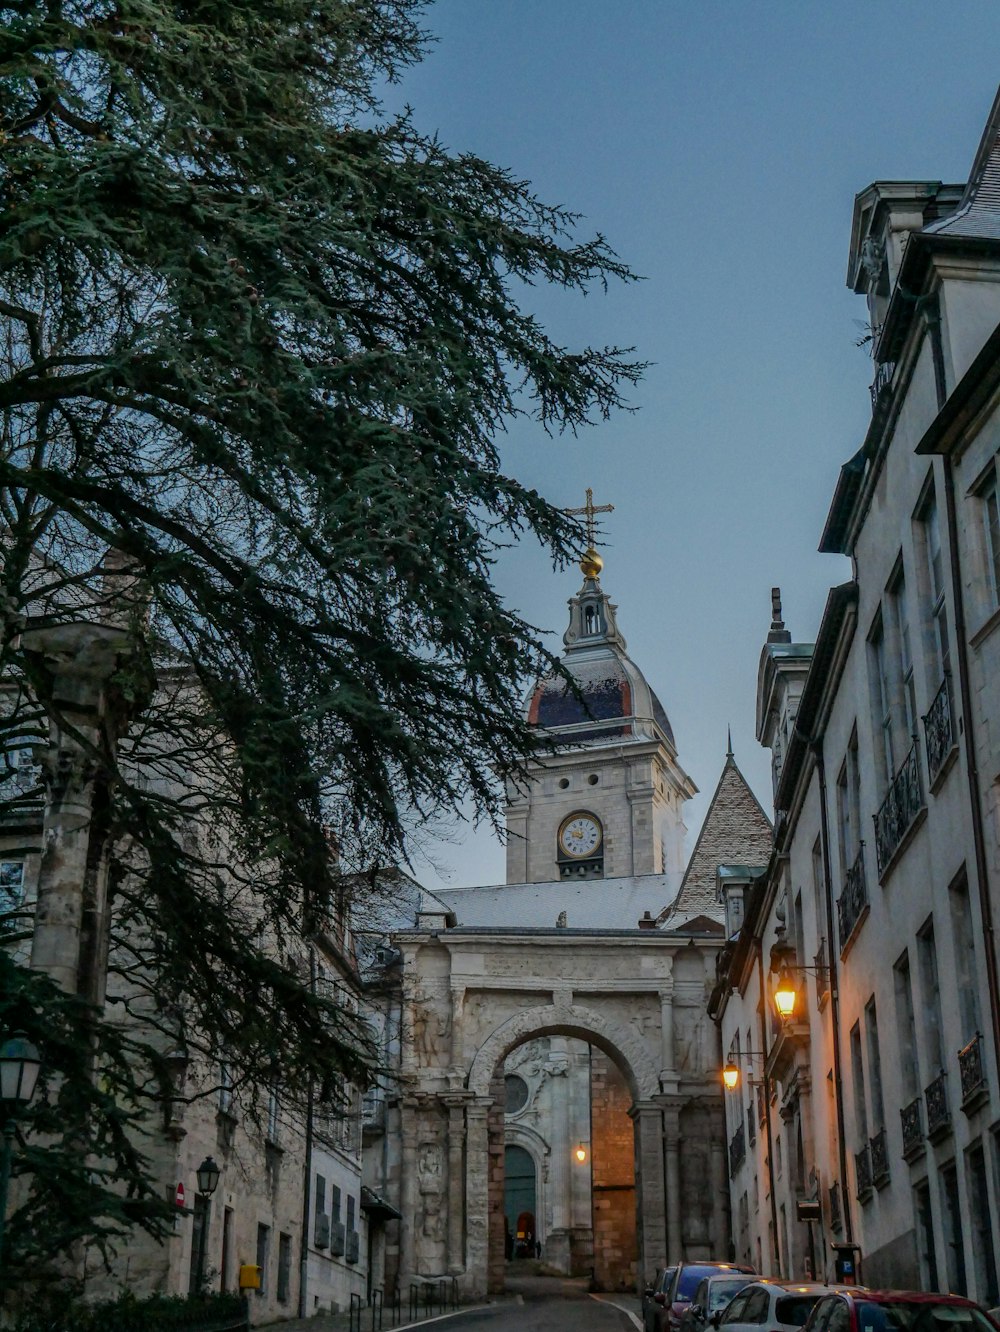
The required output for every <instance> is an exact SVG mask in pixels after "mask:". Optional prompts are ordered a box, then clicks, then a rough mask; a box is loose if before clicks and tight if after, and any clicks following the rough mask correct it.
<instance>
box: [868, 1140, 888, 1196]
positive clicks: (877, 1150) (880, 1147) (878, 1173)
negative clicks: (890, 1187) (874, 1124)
mask: <svg viewBox="0 0 1000 1332" xmlns="http://www.w3.org/2000/svg"><path fill="white" fill-rule="evenodd" d="M868 1148H869V1151H870V1154H871V1165H872V1181H873V1182H874V1183H875V1184H884V1183H885V1181H886V1180H887V1179H888V1178H889V1137H888V1134H887V1133H886V1131H885V1129H884V1128H883V1129H879V1131H878V1133H876V1134H875V1136H874V1138H872V1139H871V1140H870V1141H869V1143H868Z"/></svg>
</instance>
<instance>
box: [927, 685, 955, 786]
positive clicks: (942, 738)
mask: <svg viewBox="0 0 1000 1332" xmlns="http://www.w3.org/2000/svg"><path fill="white" fill-rule="evenodd" d="M924 737H925V740H926V744H927V776H928V779H929V781H930V784H931V788H932V789H933V787H934V783H935V782H936V781H937V779H938V777H940V775H941V773H942V772H943V771H944V767H945V764H946V763H947V761H948V758H949V757H950V755H951V753H952V750H953V749H954V748H955V723H954V719H953V717H952V715H951V680H950V679H949V678H948V676H947V675H946V676H945V678H944V680H943V681H942V683H941V688H940V689H939V690H938V691H937V693H936V694H935V695H934V702H933V703H932V704H931V706H930V710H929V712H928V713H927V715H926V716H925V717H924Z"/></svg>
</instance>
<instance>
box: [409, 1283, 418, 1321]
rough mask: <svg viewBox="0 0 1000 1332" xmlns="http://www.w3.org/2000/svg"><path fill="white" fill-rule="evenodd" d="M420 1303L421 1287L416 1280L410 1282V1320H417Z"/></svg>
mask: <svg viewBox="0 0 1000 1332" xmlns="http://www.w3.org/2000/svg"><path fill="white" fill-rule="evenodd" d="M419 1305H420V1287H419V1286H418V1284H417V1283H416V1282H415V1281H411V1282H410V1322H411V1323H415V1322H416V1321H417V1310H418V1308H419Z"/></svg>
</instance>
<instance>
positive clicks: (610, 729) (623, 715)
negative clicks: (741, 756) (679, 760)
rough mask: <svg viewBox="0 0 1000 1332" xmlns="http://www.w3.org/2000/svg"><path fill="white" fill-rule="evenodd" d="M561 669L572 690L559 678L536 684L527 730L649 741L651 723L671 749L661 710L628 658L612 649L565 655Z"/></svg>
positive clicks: (670, 734)
mask: <svg viewBox="0 0 1000 1332" xmlns="http://www.w3.org/2000/svg"><path fill="white" fill-rule="evenodd" d="M562 665H563V666H564V667H565V669H566V670H567V671H568V673H569V674H570V675H571V676H572V678H573V680H574V681H575V683H576V686H577V689H578V690H579V693H577V691H576V690H574V689H573V687H572V685H571V684H570V683H569V681H568V680H566V679H565V678H564V677H563V676H561V675H550V676H547V677H546V678H544V679H542V680H539V681H538V683H537V684H536V685H535V688H534V689H533V690H532V693H531V695H530V697H529V699H528V706H527V719H528V724H529V725H530V726H541V727H544V728H545V729H546V730H562V729H563V728H569V727H572V728H573V730H572V735H570V736H567V739H572V740H574V741H584V740H613V739H621V738H624V737H626V736H628V737H635V738H638V739H650V738H652V728H651V725H650V723H651V722H652V723H655V725H656V727H657V728H658V729H659V730H660V731H661V732H662V733H663V735H664V736H665V737H666V739H667V740H668V741H669V743H670V745H671V747H672V748H674V747H675V742H674V733H673V729H672V728H671V725H670V721H669V719H668V717H667V714H666V712H665V711H664V708H663V705H662V704H661V702H660V700H659V699H658V698H657V697H656V694H655V693H654V692H653V690H652V689H650V687H649V685H648V684H647V682H646V678H645V676H644V675H643V674H642V672H641V671H640V670H639V668H638V666H636V664H635V662H634V661H632V660H631V658H630V657H627V656H625V654H624V653H623V652H620V651H615V649H614V648H612V647H605V646H602V647H600V648H595V649H592V650H591V651H590V652H588V653H586V654H584V653H570V654H567V656H566V657H564V658H562Z"/></svg>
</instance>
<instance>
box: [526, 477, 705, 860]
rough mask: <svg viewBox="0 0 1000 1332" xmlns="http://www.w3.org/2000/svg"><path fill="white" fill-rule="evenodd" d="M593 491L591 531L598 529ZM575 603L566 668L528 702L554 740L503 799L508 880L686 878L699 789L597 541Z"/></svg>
mask: <svg viewBox="0 0 1000 1332" xmlns="http://www.w3.org/2000/svg"><path fill="white" fill-rule="evenodd" d="M592 507H593V506H592V502H591V500H590V495H589V492H588V510H586V511H587V512H588V526H590V523H591V521H592V515H591V514H590V512H589V510H590V509H591V508H592ZM580 568H581V570H582V572H583V579H584V581H583V586H582V587H581V588H580V591H579V592H578V593H577V594H576V596H575V597H571V598H570V601H569V627H568V628H567V630H566V632H565V634H564V635H563V642H564V644H565V652H564V654H563V656H562V657H561V659H560V664H561V666H562V668H563V669H564V670H565V672H566V675H567V676H569V677H570V678H569V679H567V678H566V676H563V675H562V674H554V675H551V676H548V677H546V678H544V679H541V680H539V681H538V683H537V684H536V685H535V687H534V689H533V690H532V692H531V695H530V697H529V699H528V702H527V719H528V722H529V724H530V725H531V726H537V727H540V728H542V729H544V730H545V731H546V732H547V734H548V735H549V736H550V737H551V738H552V739H553V740H555V741H556V744H557V745H558V749H557V752H556V753H554V754H553V755H551V756H549V757H548V758H546V760H545V761H544V763H537V764H535V765H534V766H533V767H532V769H531V770H530V772H529V779H528V781H527V783H526V784H525V785H524V786H523V787H517V786H515V785H513V784H510V785H509V787H508V791H507V831H508V839H507V882H508V883H547V882H552V881H555V880H565V881H573V882H579V881H580V880H590V879H609V878H625V877H630V876H633V875H643V874H663V875H665V876H666V877H668V878H669V879H671V880H674V881H675V883H679V881H680V876H681V874H682V873H683V870H684V834H685V831H686V829H685V826H684V817H683V810H684V804H685V802H686V801H687V800H689V799H690V798H691V796H693V795H694V794H695V793H696V792H697V789H698V788H697V787H696V786H695V785H694V783H693V782H692V781H691V779H690V777H688V775H687V773H685V771H684V770H683V768H682V767H681V766H680V764H679V763H678V761H677V749H676V746H675V743H674V734H673V730H672V728H671V726H670V722H669V720H668V718H667V714H666V712H665V711H664V709H663V706H662V704H661V703H660V700H659V699H658V698H657V697H656V694H655V693H654V692H653V690H652V689H651V688H650V686H649V684H648V683H647V681H646V678H645V676H644V675H643V674H642V672H641V671H640V670H639V668H638V667H637V666H636V664H635V663H634V662H633V661H632V659H631V658H630V657H629V656H628V654H627V652H626V644H625V639H624V637H623V636H622V633H621V631H620V630H619V628H618V622H617V618H616V610H617V607H615V606H614V605H613V604H612V602H611V600H610V599H609V597H608V595H607V593H606V592H605V591H604V589H603V588H602V587H601V581H600V574H601V570H602V568H603V561H602V560H601V557H600V556H599V555H598V553H597V551H596V550H595V549H594V547H593V545H591V547H590V548H589V549H588V550H587V552H586V554H585V555H584V557H583V559H582V560H581V561H580Z"/></svg>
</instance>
